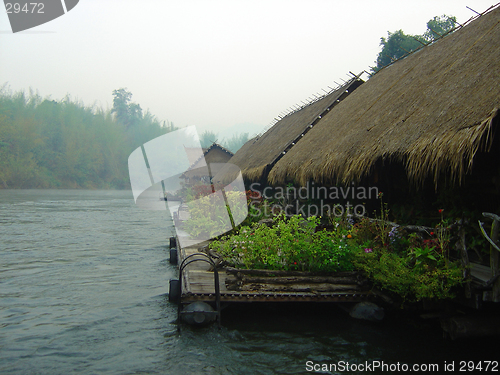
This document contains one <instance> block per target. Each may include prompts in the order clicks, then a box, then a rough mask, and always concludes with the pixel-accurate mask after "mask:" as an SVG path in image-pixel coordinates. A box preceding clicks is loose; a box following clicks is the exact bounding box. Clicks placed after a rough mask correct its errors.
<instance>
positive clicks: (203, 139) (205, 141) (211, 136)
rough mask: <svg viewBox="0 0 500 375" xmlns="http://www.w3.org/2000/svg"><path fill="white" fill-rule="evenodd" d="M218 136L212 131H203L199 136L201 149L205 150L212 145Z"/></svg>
mask: <svg viewBox="0 0 500 375" xmlns="http://www.w3.org/2000/svg"><path fill="white" fill-rule="evenodd" d="M217 137H218V135H217V134H216V133H214V132H212V131H209V130H205V131H204V132H203V133H202V135H201V136H200V144H201V147H203V148H207V147H210V146H211V145H212V143H214V142H216V141H217Z"/></svg>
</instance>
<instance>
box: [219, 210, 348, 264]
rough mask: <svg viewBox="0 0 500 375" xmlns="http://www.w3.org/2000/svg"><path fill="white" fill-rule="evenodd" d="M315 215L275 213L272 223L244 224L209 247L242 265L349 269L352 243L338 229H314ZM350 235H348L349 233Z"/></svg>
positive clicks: (317, 222) (316, 224)
mask: <svg viewBox="0 0 500 375" xmlns="http://www.w3.org/2000/svg"><path fill="white" fill-rule="evenodd" d="M318 224H319V218H317V217H309V218H307V219H303V218H302V217H301V216H299V215H295V216H292V217H290V218H288V219H287V218H286V217H285V215H284V214H281V215H279V216H277V217H276V218H275V220H274V225H272V226H267V225H265V224H254V225H252V226H250V227H249V226H244V227H242V228H241V229H240V230H239V233H238V234H236V235H232V236H225V237H223V238H222V239H221V240H219V241H213V242H212V243H211V245H210V247H211V248H212V249H213V250H216V251H217V252H219V253H220V254H221V255H223V256H224V257H225V258H226V260H227V261H228V262H229V263H232V264H234V265H235V266H238V267H244V268H263V269H276V270H300V271H315V272H336V271H346V270H352V269H353V264H352V249H351V247H352V245H353V244H354V243H352V244H351V239H350V238H348V236H349V234H347V235H346V234H345V233H344V232H343V231H342V230H338V231H337V230H335V231H333V232H328V231H326V230H320V231H316V230H315V229H316V227H317V226H318ZM351 237H352V236H351Z"/></svg>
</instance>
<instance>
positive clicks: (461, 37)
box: [245, 8, 500, 184]
mask: <svg viewBox="0 0 500 375" xmlns="http://www.w3.org/2000/svg"><path fill="white" fill-rule="evenodd" d="M499 108H500V8H496V9H494V10H492V11H490V12H488V13H486V14H484V15H483V16H481V17H479V18H477V19H476V20H473V21H472V22H470V23H469V24H468V25H466V26H465V27H463V28H461V29H459V30H457V31H455V32H453V33H451V34H449V35H448V36H446V37H444V38H442V39H440V40H438V41H436V42H435V43H433V44H431V45H429V46H427V47H424V48H422V49H420V50H419V51H417V52H414V53H412V54H410V55H409V56H407V57H406V58H404V59H401V60H399V61H397V62H395V63H393V64H392V65H390V66H388V67H386V68H384V69H382V70H381V71H379V72H378V73H377V74H375V75H374V76H373V77H372V78H371V79H370V80H368V81H367V82H366V83H365V84H363V85H362V86H361V87H359V88H358V89H357V90H356V91H355V92H353V93H352V94H351V95H349V97H347V98H346V99H345V100H344V101H342V102H341V103H339V104H338V105H337V106H336V107H335V109H334V110H332V111H330V112H329V113H328V114H326V115H325V116H324V117H323V118H322V119H321V121H319V122H318V123H317V124H316V125H315V126H314V128H313V129H312V130H311V131H310V132H308V133H307V134H306V135H305V136H304V137H303V139H302V140H301V141H300V142H298V143H297V144H296V145H295V146H294V147H293V148H291V150H290V151H289V152H287V154H286V155H284V156H283V157H282V158H281V159H280V160H279V161H278V162H277V163H276V165H275V166H274V168H273V169H272V170H271V171H270V173H269V182H271V183H273V184H278V183H283V182H285V181H298V182H300V183H305V182H306V181H308V180H310V179H313V180H315V181H317V182H324V183H326V182H328V183H349V182H351V181H359V180H360V179H361V178H362V177H363V176H365V175H367V174H368V173H369V172H370V170H371V169H372V168H373V166H374V164H375V162H376V161H378V160H388V161H399V162H402V163H403V164H404V165H405V168H406V172H407V175H408V177H409V178H410V180H412V181H414V182H423V179H425V178H426V177H428V176H431V177H433V178H434V181H435V182H436V183H437V179H438V176H439V175H440V174H441V173H442V172H446V173H449V175H450V176H451V177H452V178H457V177H458V178H459V179H460V178H462V177H463V176H464V174H465V173H466V172H468V171H469V170H470V168H471V166H472V161H473V158H474V155H475V154H476V152H477V151H478V149H479V148H480V147H481V146H485V147H487V148H488V147H489V146H490V145H491V138H492V136H491V130H492V129H491V128H492V120H493V118H494V117H495V116H497V114H498V111H499ZM304 123H305V122H302V124H304ZM276 142H277V140H276ZM281 148H282V147H276V148H274V150H276V151H277V150H280V149H281ZM257 152H260V150H257V149H256V150H255V152H254V153H253V155H247V157H252V158H256V159H257V160H259V162H257V161H256V160H255V161H254V160H252V161H251V162H248V163H246V164H245V165H246V166H249V165H256V166H259V165H262V164H263V163H262V161H260V160H262V159H263V156H262V155H258V154H257ZM269 153H270V151H269V150H267V152H266V155H267V154H269ZM251 163H252V164H251ZM247 168H248V167H247ZM258 171H259V169H257V167H256V171H255V172H254V175H257V174H258Z"/></svg>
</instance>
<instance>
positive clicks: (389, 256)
mask: <svg viewBox="0 0 500 375" xmlns="http://www.w3.org/2000/svg"><path fill="white" fill-rule="evenodd" d="M383 207H384V206H383ZM439 212H440V213H441V214H443V210H439ZM379 223H380V221H379V222H374V221H371V220H369V219H363V220H362V221H361V222H360V223H358V224H356V225H355V227H354V229H353V235H354V237H355V238H356V240H357V242H358V244H359V245H360V248H359V250H358V251H357V252H356V254H355V260H354V264H355V265H356V267H357V268H359V269H361V270H364V271H365V272H366V274H367V275H368V276H369V277H370V278H371V279H372V280H373V281H374V283H375V285H376V286H378V287H380V288H383V289H386V290H389V291H391V292H393V293H396V294H398V295H399V296H400V297H402V298H403V299H404V300H407V301H419V300H422V299H443V298H452V297H453V296H454V294H453V288H454V287H456V286H458V285H460V284H461V283H462V281H463V269H462V267H461V265H460V264H459V262H451V261H450V260H449V251H448V247H449V241H450V235H449V233H448V231H447V227H446V226H447V221H446V220H444V219H443V217H442V219H441V224H440V225H439V226H438V227H437V228H436V231H435V232H434V231H431V232H430V233H428V234H427V235H428V236H429V237H427V238H426V237H424V236H422V235H420V234H417V233H411V234H407V233H405V232H404V231H403V230H401V229H400V228H399V227H391V229H390V230H388V228H386V231H387V235H386V237H387V238H388V240H387V241H383V240H381V237H385V236H384V235H383V234H380V228H381V227H380V224H379Z"/></svg>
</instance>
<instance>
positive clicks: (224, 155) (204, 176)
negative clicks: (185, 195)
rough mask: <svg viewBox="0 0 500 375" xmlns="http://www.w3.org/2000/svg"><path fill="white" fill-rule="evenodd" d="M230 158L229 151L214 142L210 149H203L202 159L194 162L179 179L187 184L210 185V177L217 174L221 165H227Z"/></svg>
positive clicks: (230, 153) (231, 155)
mask: <svg viewBox="0 0 500 375" xmlns="http://www.w3.org/2000/svg"><path fill="white" fill-rule="evenodd" d="M188 156H189V154H188ZM232 157H233V153H232V152H231V151H229V150H228V149H226V148H224V147H222V146H221V145H219V144H217V143H215V142H214V143H212V145H211V146H210V147H208V148H206V149H203V157H199V158H198V159H197V160H194V161H193V162H192V164H191V166H190V167H189V169H188V170H187V171H186V172H184V173H183V174H182V176H181V177H182V178H184V179H185V181H186V183H188V184H193V183H195V182H197V181H202V182H204V183H210V182H211V176H214V175H215V174H216V173H218V172H219V170H220V168H222V166H223V164H224V163H227V162H228V161H229V159H231V158H232ZM190 161H191V160H190ZM207 164H208V167H207Z"/></svg>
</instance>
